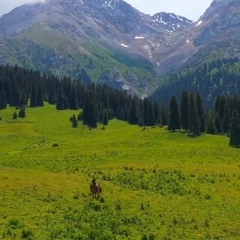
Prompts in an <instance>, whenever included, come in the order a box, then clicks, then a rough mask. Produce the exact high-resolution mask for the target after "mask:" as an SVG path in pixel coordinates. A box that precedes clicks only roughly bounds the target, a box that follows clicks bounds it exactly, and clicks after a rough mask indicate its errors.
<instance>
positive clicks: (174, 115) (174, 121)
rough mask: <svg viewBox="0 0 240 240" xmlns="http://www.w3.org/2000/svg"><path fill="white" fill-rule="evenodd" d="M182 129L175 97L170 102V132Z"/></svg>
mask: <svg viewBox="0 0 240 240" xmlns="http://www.w3.org/2000/svg"><path fill="white" fill-rule="evenodd" d="M180 128H181V127H180V114H179V107H178V103H177V99H176V97H175V96H173V97H172V98H171V101H170V108H169V123H168V130H171V131H175V130H177V129H180Z"/></svg>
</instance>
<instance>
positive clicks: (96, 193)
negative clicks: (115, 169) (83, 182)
mask: <svg viewBox="0 0 240 240" xmlns="http://www.w3.org/2000/svg"><path fill="white" fill-rule="evenodd" d="M90 191H91V193H92V195H93V197H94V198H99V197H100V194H101V193H102V188H101V186H100V185H99V184H98V183H96V182H94V181H93V182H92V184H91V185H90Z"/></svg>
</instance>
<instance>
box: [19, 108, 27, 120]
mask: <svg viewBox="0 0 240 240" xmlns="http://www.w3.org/2000/svg"><path fill="white" fill-rule="evenodd" d="M18 117H19V118H25V117H26V113H25V107H21V108H20V110H19V113H18Z"/></svg>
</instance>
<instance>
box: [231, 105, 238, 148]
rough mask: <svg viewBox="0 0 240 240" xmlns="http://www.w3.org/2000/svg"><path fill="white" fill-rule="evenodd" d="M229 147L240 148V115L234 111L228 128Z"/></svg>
mask: <svg viewBox="0 0 240 240" xmlns="http://www.w3.org/2000/svg"><path fill="white" fill-rule="evenodd" d="M229 144H230V146H234V147H240V114H239V113H238V111H237V110H236V109H234V110H233V115H232V119H231V126H230V141H229Z"/></svg>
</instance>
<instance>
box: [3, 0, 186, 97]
mask: <svg viewBox="0 0 240 240" xmlns="http://www.w3.org/2000/svg"><path fill="white" fill-rule="evenodd" d="M158 16H159V15H158ZM167 16H170V14H164V17H163V19H164V24H163V23H162V22H160V21H157V20H156V19H157V15H156V16H155V17H154V16H153V17H151V16H150V15H146V14H143V13H141V12H139V11H138V10H136V9H135V8H133V7H132V6H131V5H129V4H128V3H126V2H125V1H122V0H88V1H87V0H58V1H56V0H47V1H44V2H40V3H36V4H32V5H23V6H20V7H18V8H16V9H14V10H13V11H11V12H10V13H8V14H5V15H4V16H2V17H1V18H0V33H1V36H0V63H2V64H6V63H10V64H18V65H20V66H23V67H28V68H34V69H38V70H40V71H42V72H47V73H55V74H59V75H67V76H71V77H75V78H78V77H79V76H80V77H81V74H79V73H80V72H81V71H82V69H85V70H86V72H87V74H88V75H89V76H90V77H91V79H92V80H94V81H102V82H104V83H107V84H109V85H112V86H118V87H119V88H121V87H122V88H124V89H128V90H129V91H132V92H133V93H139V92H140V93H141V94H146V93H149V92H150V91H151V90H152V89H153V88H154V87H155V86H156V85H157V79H156V73H157V67H158V63H157V62H156V61H155V59H153V57H152V51H153V45H152V39H153V40H155V38H163V37H164V35H166V34H169V32H168V31H169V29H170V28H171V29H173V27H174V26H179V27H180V23H179V21H181V20H183V19H184V21H185V22H186V23H187V21H188V20H186V19H185V18H183V17H180V16H176V15H173V14H171V16H172V17H167ZM174 16H175V17H176V19H177V21H174V22H173V18H174ZM154 18H156V19H155V20H153V19H154ZM189 22H190V20H189ZM170 26H171V27H170ZM176 28H177V27H176ZM110 78H111V79H110Z"/></svg>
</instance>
